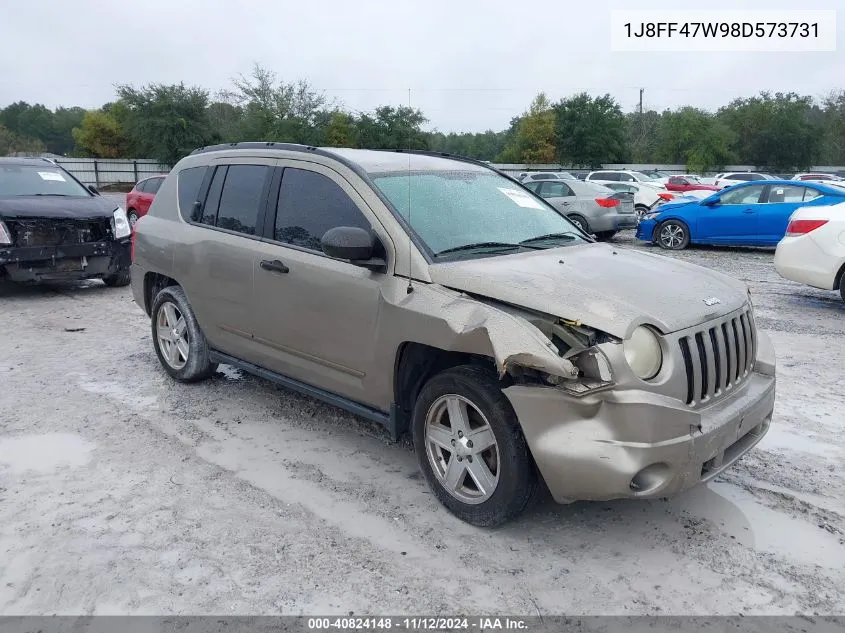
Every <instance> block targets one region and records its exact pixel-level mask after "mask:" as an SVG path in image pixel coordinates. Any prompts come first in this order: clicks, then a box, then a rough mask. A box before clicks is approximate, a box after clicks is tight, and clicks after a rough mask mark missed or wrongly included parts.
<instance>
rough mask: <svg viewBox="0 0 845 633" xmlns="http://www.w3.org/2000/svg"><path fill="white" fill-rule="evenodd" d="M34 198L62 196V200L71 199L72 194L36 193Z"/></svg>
mask: <svg viewBox="0 0 845 633" xmlns="http://www.w3.org/2000/svg"><path fill="white" fill-rule="evenodd" d="M32 195H33V196H60V197H62V198H69V197H70V194H67V193H34V194H32Z"/></svg>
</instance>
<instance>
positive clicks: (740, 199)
mask: <svg viewBox="0 0 845 633" xmlns="http://www.w3.org/2000/svg"><path fill="white" fill-rule="evenodd" d="M763 189H765V186H764V185H752V186H750V187H740V188H739V189H734V190H733V191H728V192H726V193H723V194H722V195H721V196H720V197H719V201H720V202H721V203H722V204H757V203H758V202H760V196H761V195H763Z"/></svg>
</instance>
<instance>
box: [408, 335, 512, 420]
mask: <svg viewBox="0 0 845 633" xmlns="http://www.w3.org/2000/svg"><path fill="white" fill-rule="evenodd" d="M461 365H475V366H479V367H484V368H489V369H490V371H491V372H492V374H493V375H494V376H495V375H496V363H495V361H494V359H493V358H490V357H488V356H483V355H480V354H471V353H468V352H456V351H451V350H447V349H442V348H439V347H434V346H433V345H428V344H426V343H418V342H415V341H405V342H403V343H402V344H401V345H399V347H398V349H397V350H396V357H395V360H394V367H393V402H394V405H393V406H394V410H393V412H392V414H393V415H394V416H395V418H396V419H395V425H396V432H397V435H402V434H404V433H406V432H408V431H409V430H410V421H411V414H412V412H413V409H414V403H415V402H416V400H417V396H418V395H419V393H420V391H421V390H422V388H423V386H424V385H425V384H426V382H428V381H429V380H430V379H431V378H432V377H433V376H435V375H437V374H439V373H440V372H442V371H444V370H446V369H450V368H452V367H458V366H461ZM501 382H502V386H503V387H505V386H507V385H508V384H509V377H508V376H506V377H505V378H503V379H501Z"/></svg>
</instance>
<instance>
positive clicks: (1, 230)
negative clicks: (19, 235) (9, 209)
mask: <svg viewBox="0 0 845 633" xmlns="http://www.w3.org/2000/svg"><path fill="white" fill-rule="evenodd" d="M11 243H12V234H11V233H9V229H8V228H6V224H5V223H4V222H0V244H11Z"/></svg>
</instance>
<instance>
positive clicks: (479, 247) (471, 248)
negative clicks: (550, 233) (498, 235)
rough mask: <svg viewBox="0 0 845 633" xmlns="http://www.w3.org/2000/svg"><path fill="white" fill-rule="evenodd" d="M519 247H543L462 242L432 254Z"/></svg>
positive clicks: (505, 243)
mask: <svg viewBox="0 0 845 633" xmlns="http://www.w3.org/2000/svg"><path fill="white" fill-rule="evenodd" d="M519 248H533V249H538V248H543V247H542V246H531V245H528V244H521V243H520V244H511V243H510V242H476V243H475V244H464V245H462V246H453V247H452V248H446V249H444V250H442V251H439V252H437V253H435V254H434V256H435V257H439V256H440V255H445V254H447V253H458V252H460V251H475V250H483V249H514V250H516V249H519Z"/></svg>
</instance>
